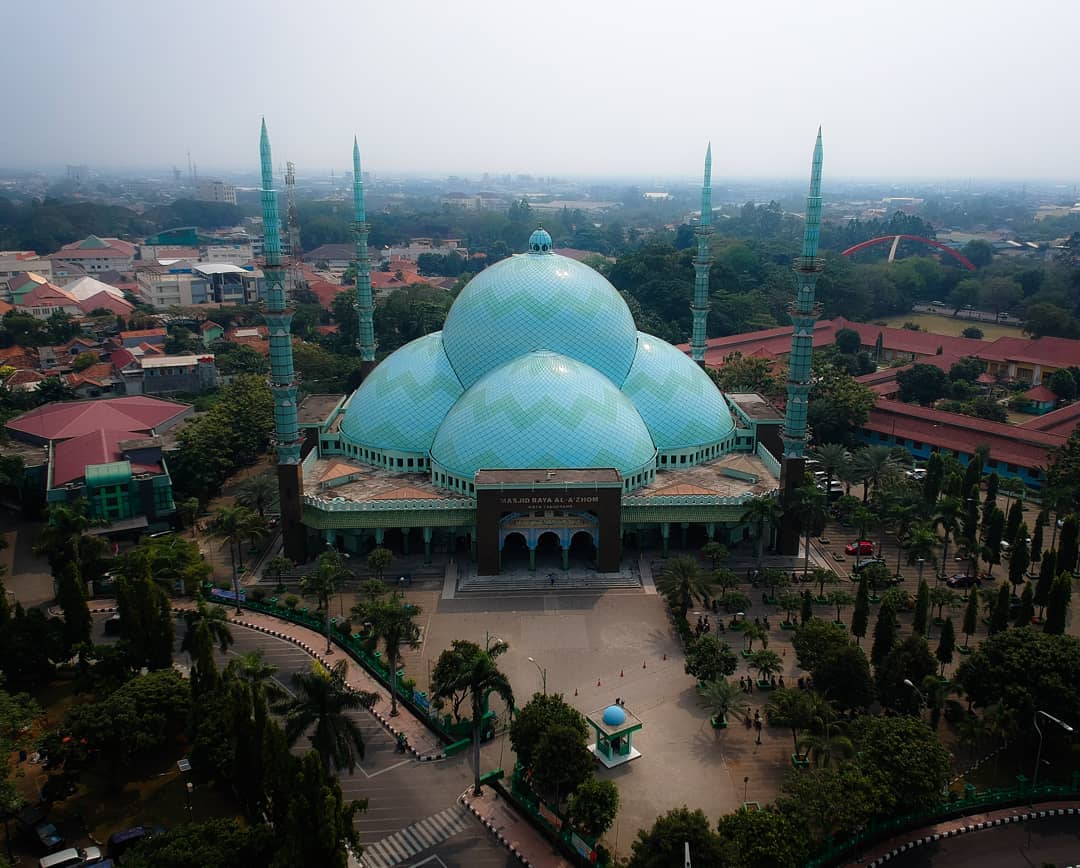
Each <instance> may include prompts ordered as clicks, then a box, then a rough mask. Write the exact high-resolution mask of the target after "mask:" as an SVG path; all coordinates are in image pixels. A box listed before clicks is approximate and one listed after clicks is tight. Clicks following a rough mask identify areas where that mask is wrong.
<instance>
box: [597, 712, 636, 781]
mask: <svg viewBox="0 0 1080 868" xmlns="http://www.w3.org/2000/svg"><path fill="white" fill-rule="evenodd" d="M585 719H586V720H588V722H589V726H591V727H592V728H593V729H594V730H595V731H596V740H595V741H594V742H593V743H592V744H590V745H589V751H590V752H591V753H592V754H593V756H595V757H596V758H597V759H598V760H600V762H602V763H603V764H604V765H605V766H606V767H607V768H609V769H613V768H615V766H621V765H622V764H623V763H628V762H630V760H633V759H637V758H638V757H639V756H641V751H639V750H638V749H637V748H635V747H634V746H633V744H631V738H632V736H633V734H634V733H635V732H637V731H638V730H639V729H641V727H642V726H643V724H642V722H641V720H640V719H639V718H638V717H637V715H635V714H634V713H633V712H631V711H628V710H627V709H626V706H624V705H609V706H607V707H606V708H601V709H597V710H596V711H594V712H592V713H591V714H588V715H586V718H585Z"/></svg>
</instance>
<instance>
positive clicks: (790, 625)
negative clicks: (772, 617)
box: [780, 621, 799, 630]
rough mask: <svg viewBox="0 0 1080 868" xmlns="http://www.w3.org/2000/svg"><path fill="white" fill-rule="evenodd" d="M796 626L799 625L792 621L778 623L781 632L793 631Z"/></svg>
mask: <svg viewBox="0 0 1080 868" xmlns="http://www.w3.org/2000/svg"><path fill="white" fill-rule="evenodd" d="M798 626H799V625H798V624H796V623H795V622H794V621H781V622H780V629H781V630H794V629H796V628H797V627H798Z"/></svg>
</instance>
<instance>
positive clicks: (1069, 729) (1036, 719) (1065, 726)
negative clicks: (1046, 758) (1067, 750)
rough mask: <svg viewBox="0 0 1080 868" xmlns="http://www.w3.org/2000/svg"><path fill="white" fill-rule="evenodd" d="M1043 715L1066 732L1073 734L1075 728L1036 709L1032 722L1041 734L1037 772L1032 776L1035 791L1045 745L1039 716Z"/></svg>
mask: <svg viewBox="0 0 1080 868" xmlns="http://www.w3.org/2000/svg"><path fill="white" fill-rule="evenodd" d="M1040 714H1041V715H1042V716H1043V717H1045V718H1046V719H1047V720H1049V721H1051V722H1053V723H1056V724H1057V725H1058V726H1060V727H1061V728H1062V729H1063V730H1065V732H1072V731H1073V728H1072V727H1071V726H1069V724H1067V723H1066V722H1065V721H1064V720H1059V719H1058V718H1056V717H1054V715H1052V714H1050V713H1049V712H1046V711H1043V710H1042V709H1041V708H1037V709H1035V714H1034V715H1033V716H1032V718H1031V722H1032V723H1033V724H1035V731H1036V732H1037V733H1038V734H1039V750H1038V752H1037V753H1036V754H1035V771H1034V772H1033V773H1032V775H1031V788H1032V789H1034V788H1035V787H1036V785H1038V783H1039V763H1040V762H1042V744H1043V731H1042V730H1041V729H1040V728H1039V715H1040Z"/></svg>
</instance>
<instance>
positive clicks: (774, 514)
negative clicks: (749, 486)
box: [739, 497, 784, 570]
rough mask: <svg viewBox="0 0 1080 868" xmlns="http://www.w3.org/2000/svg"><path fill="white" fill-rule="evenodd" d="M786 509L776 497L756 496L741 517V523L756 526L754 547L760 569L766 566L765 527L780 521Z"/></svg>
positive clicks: (748, 503)
mask: <svg viewBox="0 0 1080 868" xmlns="http://www.w3.org/2000/svg"><path fill="white" fill-rule="evenodd" d="M783 514H784V510H783V509H782V508H781V506H780V501H778V500H777V499H776V498H775V497H755V498H753V499H752V500H750V501H749V502H747V504H746V508H745V509H744V510H743V514H742V515H741V516H740V517H739V522H740V524H748V525H751V526H752V527H753V528H754V547H755V550H756V551H757V565H758V570H761V569H762V568H763V566H764V563H765V561H764V548H765V529H766V528H768V527H772V525H774V524H776V523H777V522H778V521H780V518H781V516H783Z"/></svg>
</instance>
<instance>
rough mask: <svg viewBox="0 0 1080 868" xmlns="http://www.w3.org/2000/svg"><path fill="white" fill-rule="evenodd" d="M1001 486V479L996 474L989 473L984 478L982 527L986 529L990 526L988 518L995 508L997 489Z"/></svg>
mask: <svg viewBox="0 0 1080 868" xmlns="http://www.w3.org/2000/svg"><path fill="white" fill-rule="evenodd" d="M1000 485H1001V477H1000V476H998V475H997V473H991V474H990V475H989V476H988V477H987V478H986V498H985V499H984V500H983V507H982V526H983V527H986V526H987V525H988V524H990V516H991V515H992V514H993V512H994V510H995V509H996V508H997V494H998V488H999V486H1000Z"/></svg>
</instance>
